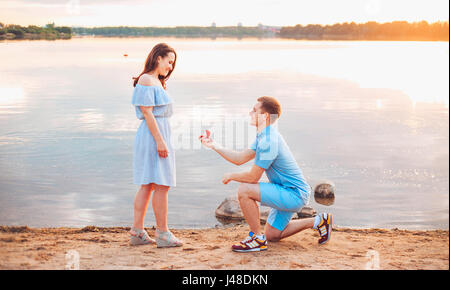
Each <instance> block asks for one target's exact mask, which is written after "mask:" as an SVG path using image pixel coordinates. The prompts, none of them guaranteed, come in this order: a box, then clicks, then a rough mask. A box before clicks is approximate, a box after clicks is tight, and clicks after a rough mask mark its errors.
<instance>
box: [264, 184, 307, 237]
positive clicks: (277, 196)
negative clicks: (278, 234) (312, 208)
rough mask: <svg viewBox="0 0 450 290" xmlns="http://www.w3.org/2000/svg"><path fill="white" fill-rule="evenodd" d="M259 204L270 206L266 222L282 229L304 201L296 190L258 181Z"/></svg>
mask: <svg viewBox="0 0 450 290" xmlns="http://www.w3.org/2000/svg"><path fill="white" fill-rule="evenodd" d="M259 190H260V192H261V205H265V206H268V207H270V208H271V209H270V213H269V217H268V218H267V223H268V224H269V225H271V226H272V227H274V228H276V229H277V230H279V231H282V230H284V228H285V227H286V226H287V225H288V223H289V221H290V220H291V218H292V216H293V215H294V214H295V213H296V212H298V211H299V210H300V209H301V208H302V207H303V206H304V205H305V202H304V201H303V199H302V198H301V195H300V193H299V191H298V190H296V189H295V188H291V187H286V186H283V185H280V184H276V183H269V182H260V183H259Z"/></svg>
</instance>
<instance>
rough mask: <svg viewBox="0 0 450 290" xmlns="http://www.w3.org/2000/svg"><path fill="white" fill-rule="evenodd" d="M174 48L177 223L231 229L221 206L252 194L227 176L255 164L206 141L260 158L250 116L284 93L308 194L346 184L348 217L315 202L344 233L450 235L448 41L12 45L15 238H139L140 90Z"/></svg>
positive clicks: (0, 211) (7, 161)
mask: <svg viewBox="0 0 450 290" xmlns="http://www.w3.org/2000/svg"><path fill="white" fill-rule="evenodd" d="M161 41H166V42H169V43H171V44H172V46H174V47H175V48H176V49H177V52H179V56H180V58H179V63H177V70H176V71H175V72H174V74H173V77H172V78H171V80H170V81H169V83H168V86H169V93H170V94H171V96H172V97H173V99H174V100H175V106H174V115H173V118H172V119H171V123H172V128H173V132H174V134H173V136H178V137H180V140H179V142H180V144H185V143H186V144H185V145H186V146H184V145H183V146H181V148H179V149H178V150H177V152H176V154H177V159H176V160H177V161H176V162H177V183H178V184H177V187H175V188H173V189H171V191H170V198H169V216H168V221H169V224H170V225H173V226H176V227H190V226H198V227H205V226H213V225H215V224H216V220H215V217H214V211H215V209H216V207H217V206H218V205H219V204H220V202H222V201H223V199H224V198H225V197H227V196H228V195H231V194H236V190H237V187H238V184H237V183H230V184H229V185H223V184H222V183H221V178H222V176H223V174H224V173H225V172H234V171H241V170H242V171H243V170H247V169H249V168H250V166H251V162H250V163H249V164H245V165H244V166H243V167H239V168H238V167H236V166H234V165H232V164H229V163H227V162H226V161H224V160H223V159H222V158H220V157H219V156H218V155H217V154H216V153H214V152H212V151H211V150H207V149H204V148H202V147H201V146H200V144H199V143H198V142H197V136H198V135H200V134H201V133H202V130H204V129H212V131H213V134H215V135H217V136H215V137H216V140H217V141H219V142H220V141H222V142H223V145H225V146H227V147H229V148H233V149H242V148H245V147H246V146H247V145H248V144H249V143H250V142H252V141H253V138H254V137H255V134H256V132H255V129H254V127H250V126H248V118H249V117H248V111H249V110H250V109H251V108H252V106H253V105H254V103H255V101H256V99H257V98H258V97H260V96H262V95H270V96H275V97H277V98H278V99H279V100H280V102H281V104H282V106H283V115H282V118H281V120H280V123H279V130H280V132H281V133H282V134H283V136H284V138H285V140H286V142H287V143H288V145H289V147H290V149H291V151H292V153H293V154H294V156H295V158H296V160H297V161H298V163H299V165H300V167H301V168H302V170H303V172H304V174H305V177H306V178H307V180H308V181H309V182H310V184H311V185H312V186H314V185H315V184H317V182H319V181H320V180H323V179H327V180H332V181H333V182H334V183H335V184H336V187H337V192H336V195H337V196H338V198H337V199H336V202H335V204H333V206H331V207H322V206H321V205H319V204H316V203H314V201H312V206H313V207H314V208H315V209H316V210H318V211H321V210H325V211H331V212H333V213H334V214H335V217H336V223H337V224H338V225H339V226H353V227H367V226H377V227H390V226H400V227H410V228H439V227H441V228H442V227H444V228H446V227H447V228H448V192H449V189H448V187H449V183H448V171H449V166H448V146H449V145H448V144H449V143H448V105H445V103H447V104H448V99H447V98H448V79H446V78H447V77H448V47H447V46H448V44H447V43H445V44H444V43H412V42H405V43H398V42H392V43H391V42H368V43H365V42H326V41H325V42H304V41H271V40H264V41H247V40H242V41H239V42H236V41H229V40H227V41H221V40H218V41H215V42H211V41H205V40H202V41H198V40H180V39H142V38H141V39H100V40H99V39H73V40H71V41H68V42H64V44H62V43H61V42H58V41H56V42H51V43H50V42H40V41H36V42H26V43H25V42H22V43H14V45H11V46H2V44H0V50H1V51H2V53H1V54H0V63H2V67H1V68H0V74H1V75H2V79H1V80H0V87H2V88H3V89H0V169H1V175H0V224H28V225H30V226H48V225H50V226H61V225H65V226H83V225H86V224H90V223H92V224H95V225H105V226H108V225H110V226H117V225H122V226H129V223H130V221H131V220H132V213H133V209H132V206H133V198H134V194H135V193H136V190H137V188H136V186H134V185H133V184H132V183H131V180H132V152H133V149H132V148H133V142H134V137H135V133H136V129H137V127H138V126H139V124H140V121H139V120H137V119H136V117H135V111H134V109H133V107H132V106H131V104H130V98H131V93H132V89H133V88H132V86H131V76H135V75H137V74H138V73H139V72H140V71H141V70H142V66H143V61H144V60H145V58H146V56H147V54H148V52H149V49H151V47H152V46H153V45H154V44H156V43H158V42H161ZM124 47H126V52H127V54H128V55H129V57H128V58H126V59H124V58H123V53H124V50H125V49H124ZM43 49H45V50H46V51H48V54H41V53H40V52H41V51H42V50H43ZM6 55H8V57H7V58H6V57H4V56H6ZM24 56H25V57H26V58H27V59H30V62H22V61H20V60H21V59H23V57H24ZM138 60H139V61H138ZM36 70H39V71H40V73H39V74H35V73H32V72H34V71H36ZM6 72H7V74H6ZM3 76H5V77H3ZM444 79H445V80H444ZM24 80H25V81H24ZM10 83H14V84H17V87H16V88H9V84H10ZM49 84H50V85H49ZM8 88H9V89H8ZM444 95H446V96H445V98H444V102H442V98H443V97H442V96H444ZM228 122H231V124H232V125H233V126H229V124H228ZM227 124H228V125H227ZM229 133H231V134H230V135H229ZM264 178H265V176H264ZM264 180H265V179H264ZM443 200H444V201H445V202H443ZM356 211H358V212H364V213H365V214H364V215H363V216H361V215H355V212H356ZM411 216H415V218H411ZM146 221H147V223H148V224H149V225H151V224H154V219H153V216H152V215H151V214H149V216H148V218H147V219H146Z"/></svg>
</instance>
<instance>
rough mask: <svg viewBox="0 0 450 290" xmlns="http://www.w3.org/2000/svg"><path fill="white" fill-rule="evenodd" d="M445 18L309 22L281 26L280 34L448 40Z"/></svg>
mask: <svg viewBox="0 0 450 290" xmlns="http://www.w3.org/2000/svg"><path fill="white" fill-rule="evenodd" d="M448 24H449V23H448V21H447V22H440V21H439V22H435V23H431V24H429V23H428V22H427V21H421V22H413V23H409V22H407V21H393V22H387V23H378V22H374V21H370V22H367V23H361V24H356V23H355V22H351V23H347V22H345V23H342V24H341V23H337V24H334V25H325V26H323V25H317V24H309V25H306V26H302V25H300V24H299V25H296V26H291V27H282V28H281V30H280V33H279V37H282V38H294V39H321V40H414V41H437V40H439V41H448V40H449V29H448Z"/></svg>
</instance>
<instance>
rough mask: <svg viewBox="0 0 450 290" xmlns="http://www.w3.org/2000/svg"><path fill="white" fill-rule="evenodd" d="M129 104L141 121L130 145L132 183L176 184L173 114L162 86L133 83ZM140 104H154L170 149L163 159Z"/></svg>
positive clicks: (162, 132) (157, 121) (161, 130)
mask: <svg viewBox="0 0 450 290" xmlns="http://www.w3.org/2000/svg"><path fill="white" fill-rule="evenodd" d="M131 103H132V104H133V105H134V106H135V109H136V117H137V118H138V119H139V120H142V122H141V125H140V126H139V129H138V131H137V134H136V138H135V141H134V148H133V149H134V155H133V182H134V184H139V185H141V184H149V183H155V184H159V185H165V186H176V168H175V150H173V146H172V142H171V128H170V123H169V118H170V117H171V116H172V114H173V110H172V104H173V101H172V99H171V98H170V96H169V95H168V94H167V92H166V90H164V89H163V88H162V87H158V86H143V85H140V84H136V86H135V87H134V91H133V97H132V101H131ZM139 106H153V115H154V116H155V119H156V123H157V125H158V128H159V131H160V132H161V135H162V137H163V139H164V141H165V142H166V145H167V149H168V151H169V155H168V156H167V157H166V158H162V157H160V156H159V154H158V151H157V150H156V142H155V139H154V138H153V135H152V133H151V132H150V130H149V129H148V126H147V123H146V121H145V118H144V115H143V114H142V111H141V108H140V107H139Z"/></svg>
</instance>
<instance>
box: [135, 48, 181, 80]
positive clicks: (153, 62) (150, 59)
mask: <svg viewBox="0 0 450 290" xmlns="http://www.w3.org/2000/svg"><path fill="white" fill-rule="evenodd" d="M170 52H172V53H173V54H175V60H174V62H173V65H172V70H170V71H169V73H168V74H167V76H161V75H159V76H158V79H159V81H160V82H161V85H162V86H163V88H164V89H166V81H167V80H168V79H169V77H170V75H171V74H172V72H173V70H174V69H175V64H176V63H177V53H176V52H175V50H174V49H173V48H172V47H170V46H168V45H167V44H165V43H159V44H157V45H155V46H154V47H153V49H152V51H150V53H149V54H148V56H147V60H146V61H145V67H144V70H143V71H142V72H141V74H140V75H139V76H138V77H133V80H134V81H133V87H135V86H136V84H137V82H138V80H139V78H140V77H141V76H142V75H143V74H145V73H149V72H151V71H153V70H155V69H156V67H157V66H158V56H160V57H162V58H164V57H166V56H167V55H168V54H169V53H170Z"/></svg>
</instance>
